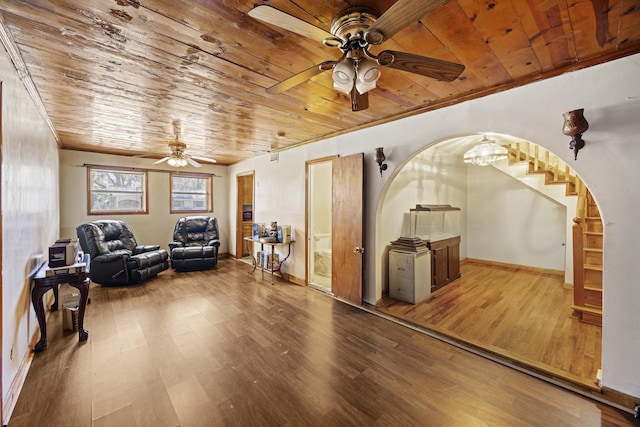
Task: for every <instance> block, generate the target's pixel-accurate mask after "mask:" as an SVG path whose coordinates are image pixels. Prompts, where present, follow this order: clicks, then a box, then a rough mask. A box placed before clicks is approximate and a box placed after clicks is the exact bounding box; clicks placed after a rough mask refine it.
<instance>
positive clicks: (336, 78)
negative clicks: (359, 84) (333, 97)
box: [333, 59, 356, 95]
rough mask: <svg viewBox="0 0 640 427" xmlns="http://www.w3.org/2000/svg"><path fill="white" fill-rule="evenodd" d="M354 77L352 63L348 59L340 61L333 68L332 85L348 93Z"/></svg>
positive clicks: (354, 70)
mask: <svg viewBox="0 0 640 427" xmlns="http://www.w3.org/2000/svg"><path fill="white" fill-rule="evenodd" d="M355 77H356V69H355V68H354V66H353V63H352V62H351V61H349V60H348V59H345V60H343V61H340V62H338V63H337V64H336V66H335V67H334V68H333V87H334V88H335V89H337V90H339V91H340V92H343V93H345V94H347V95H348V94H349V93H350V92H351V89H352V88H353V80H354V79H355Z"/></svg>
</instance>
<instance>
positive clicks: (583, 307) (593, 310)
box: [571, 304, 602, 315]
mask: <svg viewBox="0 0 640 427" xmlns="http://www.w3.org/2000/svg"><path fill="white" fill-rule="evenodd" d="M571 308H572V309H574V310H580V311H586V312H588V313H592V314H599V315H602V309H601V308H598V307H591V306H586V305H575V304H571Z"/></svg>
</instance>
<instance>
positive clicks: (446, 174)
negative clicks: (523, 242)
mask: <svg viewBox="0 0 640 427" xmlns="http://www.w3.org/2000/svg"><path fill="white" fill-rule="evenodd" d="M389 152H390V153H389V154H388V155H387V157H388V158H389V157H390V156H391V150H389ZM393 158H394V159H395V156H394V157H393ZM385 173H386V172H385ZM383 175H384V173H383ZM377 178H378V179H380V176H379V175H378V177H377ZM373 179H374V180H375V179H376V177H375V176H374V177H373ZM381 198H382V199H383V200H384V202H383V203H381V206H380V209H379V211H378V214H377V217H378V219H379V223H380V224H381V226H380V227H379V228H377V229H376V244H375V248H376V254H377V257H376V263H378V269H377V271H379V272H380V273H379V277H380V280H376V286H380V289H378V288H376V290H375V295H376V298H377V299H378V298H380V297H381V296H382V293H383V292H385V291H386V290H388V283H389V281H388V267H387V259H388V255H387V252H388V251H387V250H384V249H385V248H386V247H387V245H389V243H390V242H391V241H393V240H396V239H397V238H398V237H400V236H408V235H409V234H407V233H408V232H409V230H408V215H409V210H410V209H412V208H415V206H416V204H418V203H420V204H448V205H451V206H454V207H457V208H460V236H461V244H460V258H461V259H464V258H466V257H467V250H466V240H467V238H466V222H467V221H466V216H467V212H468V208H467V165H466V164H464V163H463V162H462V161H461V157H460V155H458V154H456V153H455V152H452V151H450V150H447V147H446V143H443V144H439V145H437V146H434V147H432V148H429V149H427V150H424V151H422V152H421V153H418V154H417V155H416V156H415V157H412V158H411V159H410V160H409V161H408V162H407V163H406V164H404V165H403V166H402V168H398V169H396V174H395V175H394V177H393V179H392V180H390V181H389V185H388V186H387V188H386V190H385V192H384V194H382V195H381ZM380 249H383V250H382V251H380Z"/></svg>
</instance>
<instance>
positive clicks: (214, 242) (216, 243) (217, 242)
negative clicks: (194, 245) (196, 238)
mask: <svg viewBox="0 0 640 427" xmlns="http://www.w3.org/2000/svg"><path fill="white" fill-rule="evenodd" d="M207 246H215V247H219V246H220V240H218V239H212V240H209V243H207Z"/></svg>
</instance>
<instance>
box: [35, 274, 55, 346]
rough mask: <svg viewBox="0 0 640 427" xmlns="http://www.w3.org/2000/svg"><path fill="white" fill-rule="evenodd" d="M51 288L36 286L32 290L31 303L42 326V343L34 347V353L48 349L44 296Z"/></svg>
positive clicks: (39, 342)
mask: <svg viewBox="0 0 640 427" xmlns="http://www.w3.org/2000/svg"><path fill="white" fill-rule="evenodd" d="M49 289H51V287H48V286H34V287H33V289H32V290H31V303H32V304H33V309H34V311H35V312H36V318H37V319H38V325H40V341H38V342H37V343H36V345H35V346H34V347H33V351H34V352H36V353H37V352H40V351H43V350H44V349H45V348H47V319H45V317H44V304H43V303H42V296H43V295H44V294H45V293H46V292H47V291H48V290H49Z"/></svg>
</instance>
